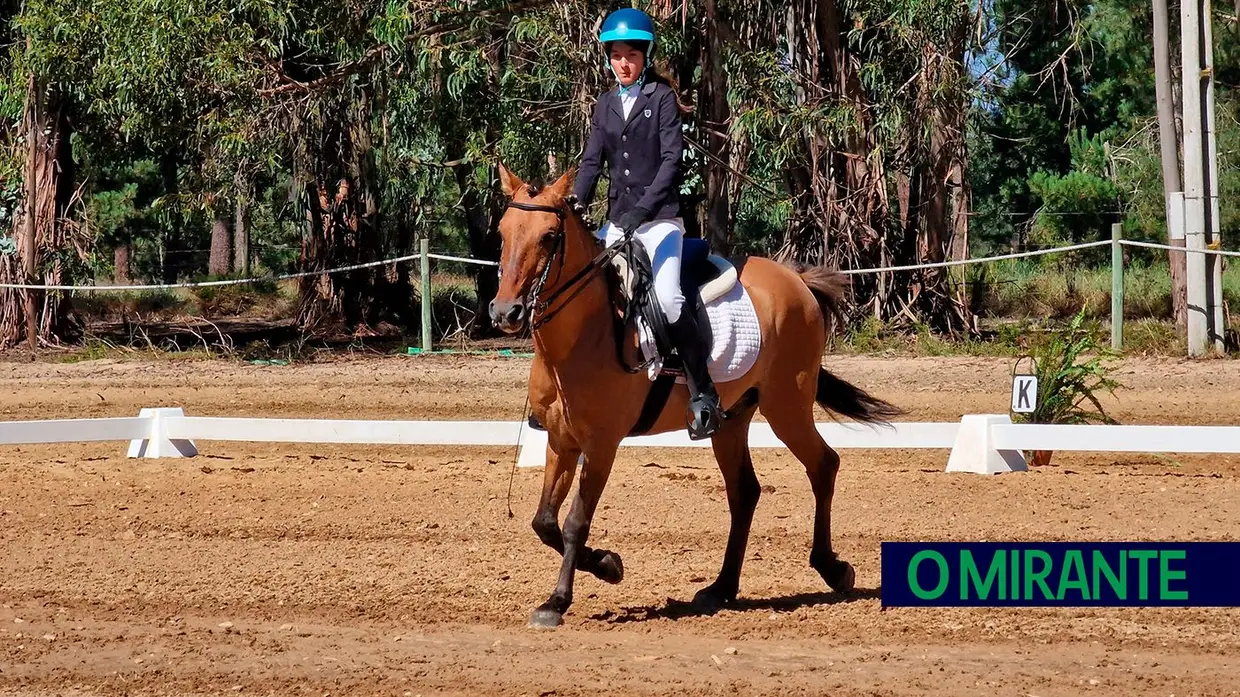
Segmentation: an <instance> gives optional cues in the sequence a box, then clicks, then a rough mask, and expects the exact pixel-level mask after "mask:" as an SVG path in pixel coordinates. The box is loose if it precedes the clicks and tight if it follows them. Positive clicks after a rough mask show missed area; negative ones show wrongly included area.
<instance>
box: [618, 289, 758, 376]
mask: <svg viewBox="0 0 1240 697" xmlns="http://www.w3.org/2000/svg"><path fill="white" fill-rule="evenodd" d="M704 309H705V311H706V316H707V317H708V318H709V320H710V331H711V338H712V339H713V345H712V346H711V349H710V358H709V360H708V361H707V367H708V370H709V371H710V377H711V379H712V380H714V381H715V382H728V381H730V380H736V379H737V378H739V377H741V376H742V375H744V374H745V373H747V372H749V369H750V368H752V367H753V364H754V363H755V362H756V361H757V360H758V352H759V351H760V350H761V349H762V328H761V326H760V325H759V323H758V313H757V311H756V310H755V309H754V306H753V300H751V299H750V297H749V293H748V291H746V290H745V286H743V285H741V284H740V283H739V282H738V283H735V284H734V285H733V286H732V288H731V289H730V290H728V291H727V292H726V293H724V294H723V295H721V296H720V297H718V298H716V299H715V300H712V301H710V302H708V303H706V304H705V306H704ZM637 324H638V327H637V329H638V336H639V337H640V343H641V349H642V354H643V355H644V356H645V359H646V360H651V359H653V358H655V355H656V350H655V343H654V333H653V332H651V331H650V327H649V326H647V325H646V322H645V320H643V319H642V318H641V317H638V319H637ZM662 367H663V361H662V359H659V360H656V361H655V362H654V363H653V364H651V366H650V368H649V371H648V375H649V377H650V379H651V380H652V381H653V380H654V379H655V378H657V377H658V376H659V371H660V370H661V369H662ZM676 381H677V382H681V383H683V382H684V381H685V379H684V377H679V378H677V379H676Z"/></svg>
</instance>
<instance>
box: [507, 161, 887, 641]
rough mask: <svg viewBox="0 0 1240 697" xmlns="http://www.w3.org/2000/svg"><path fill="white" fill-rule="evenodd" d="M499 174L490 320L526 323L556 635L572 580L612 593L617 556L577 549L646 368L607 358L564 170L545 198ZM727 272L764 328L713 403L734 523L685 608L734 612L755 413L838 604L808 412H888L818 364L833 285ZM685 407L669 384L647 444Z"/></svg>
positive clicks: (593, 249)
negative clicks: (808, 521)
mask: <svg viewBox="0 0 1240 697" xmlns="http://www.w3.org/2000/svg"><path fill="white" fill-rule="evenodd" d="M500 174H501V179H502V181H501V184H502V186H503V190H504V193H505V194H506V195H507V196H509V197H510V199H511V200H510V202H509V204H508V205H509V209H508V211H507V212H506V214H505V215H504V217H503V219H502V220H501V221H500V224H499V231H500V235H501V236H502V238H503V251H502V255H501V259H500V266H501V281H500V286H499V291H498V293H497V294H496V297H495V300H494V302H493V303H492V304H491V306H490V314H491V317H492V319H493V320H494V321H495V323H496V325H497V326H499V327H500V328H501V329H503V330H504V331H507V332H516V331H518V330H519V329H520V328H521V327H522V326H524V324H525V322H526V321H527V320H529V321H530V322H531V327H532V334H533V340H534V362H533V366H532V368H531V374H530V385H529V395H530V403H531V410H532V412H533V414H534V416H535V417H537V419H538V420H539V421H541V423H542V424H543V425H544V426H545V427H546V429H547V436H548V446H547V465H546V471H545V474H544V480H543V490H542V497H541V500H540V501H539V505H538V511H537V513H536V514H535V516H534V520H533V527H534V531H535V532H536V533H537V534H538V537H539V539H541V540H542V541H543V542H544V543H545V544H547V545H549V546H550V547H553V548H554V549H555V550H556V551H558V552H559V553H560V554H561V555H563V562H562V565H561V569H560V576H559V582H558V583H557V584H556V587H555V591H554V592H553V593H552V594H551V597H550V599H548V600H547V602H545V603H543V604H542V605H540V606H539V607H538V608H537V609H536V610H535V611H534V613H533V616H532V617H531V620H530V624H531V626H534V627H555V626H558V625H559V624H560V623H561V622H562V621H563V615H564V613H565V612H566V611H567V610H568V608H569V605H571V604H572V599H573V576H574V572H575V571H576V570H577V569H581V570H582V571H587V572H589V573H592V574H594V575H595V576H597V577H598V578H600V579H602V580H604V581H607V582H609V583H619V582H620V581H621V579H622V578H623V577H624V568H623V565H622V564H621V562H620V556H619V555H617V554H616V553H614V552H610V551H607V550H603V549H591V548H589V547H587V546H586V538H587V536H588V535H589V531H590V521H591V519H592V518H593V517H594V511H595V508H596V507H597V506H598V503H599V498H600V497H601V495H602V493H603V488H604V487H605V486H606V484H607V478H608V475H609V474H610V473H611V468H612V463H613V462H614V460H615V456H616V450H617V449H618V447H619V445H620V442H621V441H622V440H623V439H624V438H625V437H626V436H628V435H629V434H630V430H631V429H632V428H633V426H634V424H635V423H637V421H638V418H639V416H640V413H641V411H642V407H643V403H644V401H645V399H646V396H647V394H648V393H649V391H650V389H651V385H652V383H651V381H650V379H649V377H648V375H647V374H646V373H645V371H640V372H636V373H633V372H629V371H628V370H625V369H624V367H623V363H622V362H621V360H620V359H619V357H618V356H617V345H618V344H617V332H618V331H620V330H618V329H617V327H616V326H615V323H614V322H613V317H614V312H615V310H614V306H613V304H612V302H613V301H612V287H611V285H610V283H609V282H608V280H607V276H606V274H605V273H604V269H602V268H600V266H601V265H600V264H599V263H598V261H597V260H596V257H597V256H598V255H599V253H600V252H601V251H602V244H601V243H600V242H599V241H598V240H597V238H596V237H594V236H593V235H591V234H590V233H589V232H588V231H587V230H586V227H585V225H584V223H583V221H582V219H581V218H580V217H579V216H578V215H576V214H575V213H574V212H573V210H572V207H571V206H570V205H568V203H567V202H566V200H565V197H566V196H567V195H568V194H569V192H570V191H571V187H572V179H573V172H571V171H570V172H568V173H566V174H565V175H564V176H562V177H560V179H559V180H558V181H556V182H555V184H553V185H551V186H550V187H546V188H541V187H539V186H537V185H527V184H525V183H524V182H522V181H521V180H520V179H519V178H518V177H517V176H515V175H514V174H513V173H511V172H510V171H509V170H508V169H507V168H505V167H504V166H503V165H502V164H501V165H500ZM737 265H738V268H740V269H741V271H740V275H739V280H740V283H742V284H743V285H744V287H745V289H746V290H747V291H748V292H749V294H750V296H751V298H752V300H753V304H754V307H755V309H756V310H757V314H758V317H759V320H760V323H761V331H762V348H761V352H760V355H759V356H758V358H757V361H756V363H755V364H754V366H753V367H752V368H751V369H750V370H749V371H748V372H747V373H746V374H745V375H744V376H742V377H741V378H739V379H737V380H732V381H727V382H722V383H719V384H718V385H717V389H718V392H719V398H720V404H721V405H722V407H723V408H725V409H727V408H729V406H730V405H731V407H730V408H731V410H732V411H730V412H729V413H728V414H727V418H726V419H725V420H724V421H723V424H722V427H721V429H720V430H719V431H718V432H717V433H715V435H714V436H712V437H711V445H712V447H713V449H714V454H715V458H716V460H717V461H718V464H719V468H720V470H721V471H722V473H723V479H724V482H725V484H726V487H727V494H728V508H729V511H730V513H731V518H732V521H731V528H730V531H729V534H728V543H727V549H726V551H725V552H724V556H723V566H722V569H721V570H720V572H719V576H718V578H717V579H716V580H715V582H714V583H712V584H710V585H709V586H707V587H705V588H703V589H701V590H699V591H698V592H697V594H696V595H695V596H694V600H693V602H694V605H695V606H696V607H697V608H699V609H700V610H702V611H704V612H713V611H715V610H716V609H718V608H720V607H722V606H725V605H727V604H728V603H730V602H732V601H734V600H735V599H736V595H737V592H738V589H739V587H740V572H741V563H742V562H743V560H744V556H745V546H746V544H747V542H748V539H749V528H750V523H751V521H752V520H753V514H754V509H755V507H756V506H757V504H758V496H759V493H760V491H761V489H760V487H759V485H758V479H757V476H756V475H755V474H754V468H753V461H752V460H751V459H750V454H749V442H748V437H749V425H750V421H751V420H752V418H753V416H754V411H755V409H760V410H761V412H762V415H763V416H764V417H765V418H766V420H767V421H768V422H769V424H770V426H771V429H772V430H773V431H774V433H775V435H776V436H777V437H778V438H779V439H780V440H781V441H783V442H784V444H786V445H787V446H788V448H789V449H790V450H791V451H792V453H793V454H794V455H795V456H796V457H797V459H798V460H800V462H801V463H802V464H803V465H804V466H805V470H806V473H807V474H808V475H809V480H810V485H811V487H812V489H813V492H814V500H815V510H814V540H813V547H812V551H811V552H810V555H809V563H810V565H811V566H813V568H814V569H815V570H817V571H818V573H819V574H820V575H821V576H822V577H823V579H824V580H825V581H826V582H827V585H829V586H830V587H831V588H832V589H834V590H835V591H836V592H840V593H845V592H848V591H850V590H852V588H853V583H854V580H855V572H854V571H853V568H852V566H851V565H850V564H849V563H848V562H846V561H843V560H841V559H839V558H837V556H836V553H835V552H834V551H832V549H831V498H832V495H833V493H834V491H835V476H836V472H837V471H838V469H839V462H840V459H839V456H838V455H837V454H836V452H835V451H834V450H832V449H831V448H830V447H829V446H828V445H827V444H826V443H825V442H824V441H823V439H822V437H821V435H820V434H819V433H818V430H817V428H816V427H815V424H814V403H815V401H816V402H817V403H818V404H820V405H821V406H822V407H823V408H825V409H830V410H833V411H835V412H837V413H839V414H842V415H845V416H848V417H851V418H854V419H857V420H859V421H864V422H870V423H884V422H885V417H888V416H891V415H894V414H897V413H899V410H898V409H896V408H895V407H893V406H891V405H890V404H888V403H886V402H883V401H882V400H879V399H876V398H874V397H871V396H870V395H868V394H866V393H865V392H863V391H862V390H860V389H858V388H856V387H854V386H853V385H850V384H848V383H847V382H845V381H843V380H840V379H839V378H837V377H835V376H833V375H831V374H830V373H828V372H827V371H826V370H824V369H823V368H822V366H821V357H822V355H823V352H824V350H825V346H826V340H827V320H828V316H831V317H832V318H835V317H838V316H839V311H840V305H839V304H840V302H841V296H842V293H843V290H844V287H845V286H844V283H845V282H844V277H843V276H842V275H840V274H839V273H837V272H834V271H830V270H828V269H825V268H810V269H807V270H801V271H799V272H798V271H797V270H794V269H791V268H789V267H788V266H785V265H782V264H779V263H776V262H774V261H772V260H769V259H765V258H760V257H752V258H749V259H746V260H745V261H744V262H743V264H742V263H740V262H737ZM548 305H550V306H548ZM626 333H628V334H631V333H632V332H626ZM624 338H625V339H626V345H627V346H636V343H635V341H636V340H635V335H633V336H628V337H624ZM687 404H688V391H687V389H686V388H685V387H684V386H683V385H682V386H677V387H676V389H675V390H673V392H672V395H671V397H670V398H669V399H668V401H667V404H666V405H665V407H664V408H663V410H662V412H661V414H660V415H659V417H658V418H657V420H656V421H655V422H654V425H653V427H651V428H650V429H649V430H648V431H647V433H649V434H654V433H661V432H667V431H675V430H678V429H684V428H686V417H685V413H686V407H687ZM580 455H584V456H585V457H584V460H583V462H584V464H583V465H582V468H581V481H580V485H579V487H578V491H577V496H576V498H575V499H574V500H573V505H572V508H571V509H570V510H569V513H568V516H567V518H566V519H565V521H564V529H563V532H561V530H560V525H559V519H558V518H559V511H560V506H561V504H563V502H564V499H565V498H566V497H567V496H568V493H569V490H570V488H571V487H572V480H573V476H574V474H575V473H576V470H577V465H578V456H580Z"/></svg>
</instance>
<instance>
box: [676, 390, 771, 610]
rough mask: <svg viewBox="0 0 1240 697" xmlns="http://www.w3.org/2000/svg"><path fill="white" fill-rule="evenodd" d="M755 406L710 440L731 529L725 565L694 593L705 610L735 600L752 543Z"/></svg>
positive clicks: (755, 500) (755, 487) (755, 491)
mask: <svg viewBox="0 0 1240 697" xmlns="http://www.w3.org/2000/svg"><path fill="white" fill-rule="evenodd" d="M753 413H754V408H753V407H751V408H749V409H748V410H747V411H746V412H744V413H743V414H740V415H737V416H736V417H734V418H732V419H729V420H728V421H727V422H725V424H724V427H723V428H722V429H720V431H719V432H718V433H716V434H715V435H714V437H713V438H712V439H711V446H712V447H713V448H714V451H715V460H716V461H718V463H719V471H720V472H722V473H723V481H724V484H725V485H726V486H727V492H728V511H729V512H730V513H731V515H732V524H731V527H730V528H729V530H728V546H727V549H726V550H725V551H724V554H723V567H722V568H721V569H720V570H719V576H718V578H716V579H715V582H714V583H712V584H710V585H709V586H707V587H705V588H703V589H702V590H700V591H698V592H697V594H696V595H695V596H693V605H694V607H696V608H697V609H699V610H701V611H703V612H714V611H715V610H718V609H719V608H721V607H723V606H724V605H727V604H728V603H731V602H733V601H734V600H736V594H737V593H738V592H739V590H740V583H741V565H742V564H743V563H744V561H745V547H746V545H747V544H748V542H749V528H750V525H751V524H752V523H753V513H754V509H756V508H757V507H758V497H759V496H760V495H761V493H762V489H761V487H760V486H759V485H758V477H757V475H755V474H754V471H753V460H752V459H751V458H750V456H749V423H750V420H751V419H753Z"/></svg>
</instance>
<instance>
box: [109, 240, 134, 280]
mask: <svg viewBox="0 0 1240 697" xmlns="http://www.w3.org/2000/svg"><path fill="white" fill-rule="evenodd" d="M132 250H133V246H132V245H128V244H122V245H118V246H117V247H116V249H114V250H112V266H113V267H114V269H115V270H114V271H113V272H112V282H113V283H115V284H116V285H118V286H125V285H129V283H130V277H129V255H130V254H131V253H132Z"/></svg>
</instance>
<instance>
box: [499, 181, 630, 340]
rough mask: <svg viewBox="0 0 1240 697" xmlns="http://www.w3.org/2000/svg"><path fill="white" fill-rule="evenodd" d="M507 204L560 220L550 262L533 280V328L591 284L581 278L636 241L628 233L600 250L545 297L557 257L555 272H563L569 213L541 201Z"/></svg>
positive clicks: (531, 306)
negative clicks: (545, 289)
mask: <svg viewBox="0 0 1240 697" xmlns="http://www.w3.org/2000/svg"><path fill="white" fill-rule="evenodd" d="M508 207H509V208H517V209H519V210H523V211H531V212H534V213H551V214H553V215H555V217H556V219H557V220H559V223H558V225H557V226H556V229H555V231H554V232H553V233H552V236H553V241H554V246H553V247H552V248H551V254H550V256H548V257H547V261H546V263H545V264H544V265H543V270H542V273H541V274H539V275H538V278H537V279H536V280H535V281H534V285H533V286H531V288H530V329H531V330H534V329H538V328H539V327H541V326H543V325H544V324H546V323H547V322H550V321H551V319H552V318H553V317H555V316H556V315H558V314H559V313H560V312H561V311H562V310H563V309H564V308H565V307H567V306H568V304H569V303H570V302H571V301H572V300H573V298H575V297H577V296H578V295H579V294H580V293H581V292H582V291H583V290H585V289H586V288H587V287H588V286H587V285H586V284H584V283H582V281H587V280H589V279H591V278H593V277H594V276H595V275H596V274H598V273H599V271H601V270H602V269H603V268H604V266H605V265H606V264H607V263H608V262H609V261H611V259H612V258H613V257H615V256H616V255H617V254H619V253H620V252H621V251H622V250H624V249H625V248H626V247H627V246H628V245H629V244H631V243H632V241H633V237H632V235H627V234H626V235H625V237H624V240H622V241H621V242H618V243H616V244H614V245H611V246H610V247H607V248H606V249H604V250H603V251H602V252H600V253H599V254H598V255H597V256H595V257H594V258H593V259H591V260H590V263H589V264H586V267H585V268H584V269H582V270H581V271H578V272H577V273H576V274H574V275H573V277H572V278H570V279H568V281H567V282H566V283H563V284H561V285H560V286H559V287H558V288H556V289H555V291H554V292H553V293H551V295H549V296H547V297H546V298H545V299H544V298H540V297H539V296H540V295H542V291H543V287H544V286H545V285H546V284H547V278H548V277H549V276H550V275H551V267H552V265H553V264H555V263H556V261H557V260H558V261H559V264H560V271H558V272H556V279H557V280H558V279H559V278H560V274H561V273H563V270H564V244H565V242H564V220H565V218H566V217H567V213H566V212H565V211H564V208H563V207H561V206H547V205H542V204H538V203H522V202H519V201H509V202H508ZM579 284H580V285H579ZM574 286H577V288H576V290H573V291H572V293H570V294H569V295H568V297H566V298H564V300H563V302H561V303H560V304H559V305H558V306H557V307H555V308H554V309H548V308H550V307H551V304H552V303H553V302H555V301H556V300H557V299H559V298H560V297H561V296H563V295H564V294H565V293H568V291H569V290H570V289H572V288H573V287H574Z"/></svg>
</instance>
